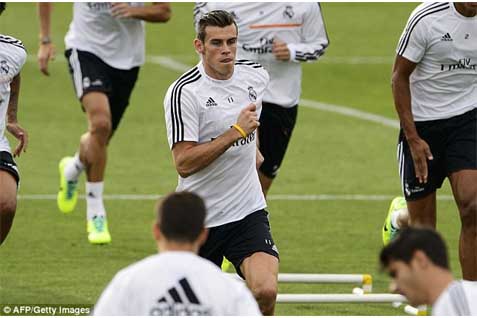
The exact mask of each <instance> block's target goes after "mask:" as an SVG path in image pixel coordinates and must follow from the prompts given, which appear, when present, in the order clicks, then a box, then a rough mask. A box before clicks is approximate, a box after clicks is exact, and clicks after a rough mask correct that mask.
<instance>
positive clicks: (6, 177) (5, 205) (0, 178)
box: [0, 170, 17, 245]
mask: <svg viewBox="0 0 477 318" xmlns="http://www.w3.org/2000/svg"><path fill="white" fill-rule="evenodd" d="M0 189H2V191H0V245H1V244H2V243H3V241H4V240H5V239H6V238H7V235H8V232H10V228H11V227H12V223H13V218H14V216H15V210H16V208H17V183H16V181H15V179H14V178H13V177H12V176H11V175H10V173H8V172H6V171H4V170H0Z"/></svg>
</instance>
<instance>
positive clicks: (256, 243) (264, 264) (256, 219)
mask: <svg viewBox="0 0 477 318" xmlns="http://www.w3.org/2000/svg"><path fill="white" fill-rule="evenodd" d="M227 226H228V228H227V229H226V230H227V233H228V239H227V241H226V242H227V246H226V248H225V253H224V254H225V257H226V258H227V259H229V260H230V262H231V263H232V264H233V265H234V267H235V270H236V271H237V274H239V275H240V276H242V277H243V278H244V279H245V280H246V282H247V286H248V287H249V288H250V290H251V291H252V293H253V295H254V296H255V298H256V299H257V302H258V304H259V306H260V310H261V312H262V313H263V314H264V315H273V313H274V310H275V302H276V296H277V288H278V287H277V277H278V249H277V247H276V246H275V243H274V242H273V238H272V235H271V232H270V223H269V220H268V212H266V211H265V210H260V211H257V212H254V213H252V214H250V215H248V216H246V217H245V218H244V219H242V220H240V221H237V222H233V223H230V224H227Z"/></svg>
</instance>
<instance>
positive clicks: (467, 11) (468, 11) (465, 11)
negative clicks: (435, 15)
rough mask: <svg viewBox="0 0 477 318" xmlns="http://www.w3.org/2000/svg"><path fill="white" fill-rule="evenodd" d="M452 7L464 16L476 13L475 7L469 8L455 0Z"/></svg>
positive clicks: (473, 15)
mask: <svg viewBox="0 0 477 318" xmlns="http://www.w3.org/2000/svg"><path fill="white" fill-rule="evenodd" d="M454 7H455V9H456V10H457V12H459V13H460V14H462V15H463V16H464V17H468V18H472V17H475V15H476V14H477V8H469V7H467V6H466V5H465V4H464V3H461V2H455V3H454Z"/></svg>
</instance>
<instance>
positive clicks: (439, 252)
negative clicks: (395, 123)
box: [379, 227, 450, 269]
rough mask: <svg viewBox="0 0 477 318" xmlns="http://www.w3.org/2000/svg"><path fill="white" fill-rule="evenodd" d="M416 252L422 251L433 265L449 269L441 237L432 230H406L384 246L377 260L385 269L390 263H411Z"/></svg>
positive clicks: (444, 245) (410, 228)
mask: <svg viewBox="0 0 477 318" xmlns="http://www.w3.org/2000/svg"><path fill="white" fill-rule="evenodd" d="M416 251H422V252H423V253H424V254H426V255H427V257H429V259H430V260H431V261H432V263H434V265H436V266H439V267H441V268H444V269H450V267H449V259H448V257H447V248H446V244H445V242H444V240H443V239H442V237H441V236H440V235H439V234H438V233H437V232H436V231H434V230H433V229H426V228H412V227H409V228H406V229H404V230H402V231H401V232H400V233H399V235H398V236H397V237H396V238H395V239H394V240H392V241H391V243H389V244H388V245H387V246H385V247H384V248H383V249H382V251H381V254H380V256H379V259H380V261H381V266H382V267H383V268H387V267H388V266H389V263H390V262H391V261H403V262H404V263H406V264H409V263H410V262H411V259H412V258H413V256H414V253H415V252H416Z"/></svg>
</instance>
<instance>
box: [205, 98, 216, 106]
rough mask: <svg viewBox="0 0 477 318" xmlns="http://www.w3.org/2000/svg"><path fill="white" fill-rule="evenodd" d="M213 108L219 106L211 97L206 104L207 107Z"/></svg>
mask: <svg viewBox="0 0 477 318" xmlns="http://www.w3.org/2000/svg"><path fill="white" fill-rule="evenodd" d="M213 106H218V104H217V103H216V102H215V100H214V99H213V98H212V97H209V99H208V100H207V102H206V103H205V107H213Z"/></svg>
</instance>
